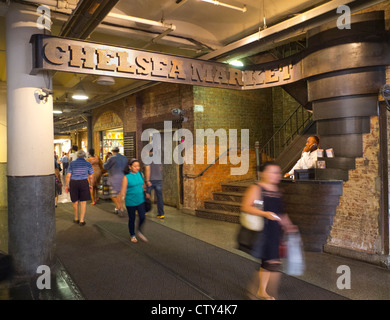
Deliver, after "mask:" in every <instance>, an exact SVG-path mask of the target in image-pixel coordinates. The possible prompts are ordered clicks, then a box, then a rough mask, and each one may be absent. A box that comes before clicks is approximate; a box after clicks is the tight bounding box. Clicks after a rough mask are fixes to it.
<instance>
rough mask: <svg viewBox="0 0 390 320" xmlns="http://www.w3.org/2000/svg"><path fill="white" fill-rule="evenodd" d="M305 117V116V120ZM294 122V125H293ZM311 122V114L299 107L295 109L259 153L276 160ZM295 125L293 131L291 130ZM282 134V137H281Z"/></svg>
mask: <svg viewBox="0 0 390 320" xmlns="http://www.w3.org/2000/svg"><path fill="white" fill-rule="evenodd" d="M305 115H307V117H306V119H305ZM293 121H294V123H293ZM311 122H312V113H311V112H307V110H306V109H305V108H304V107H302V106H301V105H300V106H299V107H298V108H296V109H295V110H294V111H293V112H292V113H291V115H290V116H289V118H288V119H287V120H286V121H285V122H284V123H283V124H282V125H281V126H280V128H279V129H278V130H276V131H275V133H274V134H273V135H272V137H271V138H270V139H269V140H268V141H267V142H266V143H265V144H263V146H262V147H261V153H264V154H266V155H267V156H268V157H270V158H272V159H276V158H277V156H278V155H279V154H280V153H281V152H282V150H283V149H284V148H285V147H287V146H288V145H289V144H290V143H291V142H292V141H293V139H294V138H295V137H296V136H297V135H298V134H300V133H302V131H303V129H304V128H305V127H306V126H307V125H308V124H309V123H311ZM294 124H295V130H292V128H293V127H294ZM288 127H290V130H289V131H290V134H288ZM282 134H283V136H281V135H282Z"/></svg>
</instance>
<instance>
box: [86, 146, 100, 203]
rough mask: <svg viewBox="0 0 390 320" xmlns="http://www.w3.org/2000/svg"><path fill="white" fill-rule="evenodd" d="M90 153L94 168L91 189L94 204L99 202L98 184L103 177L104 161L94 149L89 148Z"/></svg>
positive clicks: (90, 160) (89, 159)
mask: <svg viewBox="0 0 390 320" xmlns="http://www.w3.org/2000/svg"><path fill="white" fill-rule="evenodd" d="M89 155H90V157H89V158H88V159H87V161H89V162H90V163H91V165H92V169H93V183H92V190H91V200H92V202H91V204H92V205H94V204H96V202H98V200H99V197H98V186H99V184H100V179H101V177H102V171H103V170H102V169H103V161H102V160H101V159H100V157H99V156H97V155H95V150H94V149H89Z"/></svg>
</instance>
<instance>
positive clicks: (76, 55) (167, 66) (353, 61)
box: [31, 34, 390, 90]
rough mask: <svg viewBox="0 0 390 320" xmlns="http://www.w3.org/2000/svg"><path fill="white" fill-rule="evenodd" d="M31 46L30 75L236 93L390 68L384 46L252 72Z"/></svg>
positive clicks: (76, 45) (72, 46) (334, 51)
mask: <svg viewBox="0 0 390 320" xmlns="http://www.w3.org/2000/svg"><path fill="white" fill-rule="evenodd" d="M31 43H32V44H33V70H32V73H36V72H39V71H40V70H54V71H65V72H74V73H85V74H94V75H107V76H112V77H123V78H131V79H138V80H147V81H159V82H171V83H180V84H190V85H194V86H208V87H216V88H227V89H236V90H249V89H260V88H267V87H274V86H282V85H286V84H289V83H292V82H295V81H298V80H302V79H307V78H310V77H313V76H316V75H320V74H325V73H328V72H334V71H340V70H346V69H353V68H357V67H363V66H370V67H372V66H383V65H389V64H390V55H389V54H388V53H389V52H390V45H389V44H388V43H386V42H378V43H375V42H372V43H371V42H366V43H365V42H362V43H345V44H340V45H338V46H330V47H327V48H321V49H318V51H315V50H314V51H310V52H302V53H299V54H297V55H295V56H293V57H290V58H287V59H283V60H279V61H272V62H269V63H265V64H261V65H256V66H253V68H252V70H239V69H236V68H231V67H230V66H229V65H227V64H224V63H219V62H212V61H206V60H200V59H191V58H186V57H180V56H174V55H167V54H161V53H156V52H151V51H141V50H135V49H130V48H125V47H113V46H108V45H103V44H99V43H93V42H88V41H80V40H72V39H66V38H59V37H52V36H47V35H42V34H37V35H33V36H32V38H31ZM340 53H342V54H340ZM292 61H294V63H292Z"/></svg>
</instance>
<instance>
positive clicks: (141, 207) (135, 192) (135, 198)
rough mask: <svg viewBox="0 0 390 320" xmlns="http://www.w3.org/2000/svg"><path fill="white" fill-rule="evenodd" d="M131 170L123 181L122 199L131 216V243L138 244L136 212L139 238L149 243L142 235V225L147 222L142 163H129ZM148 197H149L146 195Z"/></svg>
mask: <svg viewBox="0 0 390 320" xmlns="http://www.w3.org/2000/svg"><path fill="white" fill-rule="evenodd" d="M129 170H130V172H129V173H127V174H126V175H125V176H124V177H123V180H122V188H121V199H124V200H125V206H126V209H127V213H128V215H129V232H130V240H131V242H134V243H136V242H138V240H137V237H136V235H135V212H136V211H137V212H138V217H139V224H138V233H137V235H138V237H139V238H140V239H141V240H143V241H147V239H146V237H145V236H144V235H143V234H142V233H141V229H142V225H143V223H144V221H145V190H146V186H145V181H144V178H143V177H142V175H141V173H140V172H139V171H140V163H139V161H138V160H137V159H132V160H130V161H129ZM146 196H147V197H148V196H149V195H148V194H146Z"/></svg>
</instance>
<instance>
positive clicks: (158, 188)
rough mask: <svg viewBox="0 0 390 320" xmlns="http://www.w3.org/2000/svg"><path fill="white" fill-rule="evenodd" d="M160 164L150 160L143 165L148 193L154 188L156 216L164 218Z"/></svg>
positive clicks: (161, 167)
mask: <svg viewBox="0 0 390 320" xmlns="http://www.w3.org/2000/svg"><path fill="white" fill-rule="evenodd" d="M162 169H163V165H162V164H156V163H154V162H152V163H151V164H148V165H146V166H145V178H146V186H147V187H148V194H151V192H152V190H154V192H155V194H156V198H157V218H159V219H164V218H165V213H164V200H163V193H162V180H163V176H162Z"/></svg>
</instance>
